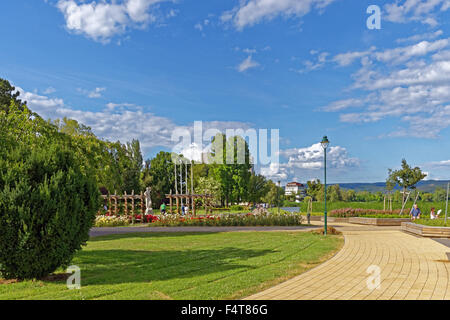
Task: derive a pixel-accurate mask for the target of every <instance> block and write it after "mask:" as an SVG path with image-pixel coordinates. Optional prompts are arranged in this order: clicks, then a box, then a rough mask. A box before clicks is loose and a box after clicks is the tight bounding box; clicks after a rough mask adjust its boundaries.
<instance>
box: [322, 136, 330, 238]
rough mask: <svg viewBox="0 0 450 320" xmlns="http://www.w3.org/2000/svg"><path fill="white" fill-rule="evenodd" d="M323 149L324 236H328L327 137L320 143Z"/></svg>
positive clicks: (328, 143)
mask: <svg viewBox="0 0 450 320" xmlns="http://www.w3.org/2000/svg"><path fill="white" fill-rule="evenodd" d="M320 144H321V145H322V148H323V154H324V157H323V164H324V176H325V190H324V191H325V210H324V222H325V225H324V235H327V228H328V226H327V148H328V146H329V145H330V141H328V138H327V136H324V137H323V139H322V142H320Z"/></svg>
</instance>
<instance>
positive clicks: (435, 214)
mask: <svg viewBox="0 0 450 320" xmlns="http://www.w3.org/2000/svg"><path fill="white" fill-rule="evenodd" d="M440 213H441V210H439V211H438V212H437V213H436V212H435V209H434V208H431V212H430V219H431V220H435V219H439V214H440Z"/></svg>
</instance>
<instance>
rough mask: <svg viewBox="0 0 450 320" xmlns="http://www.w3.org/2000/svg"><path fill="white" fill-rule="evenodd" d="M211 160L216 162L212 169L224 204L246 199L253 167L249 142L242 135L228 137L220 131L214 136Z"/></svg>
mask: <svg viewBox="0 0 450 320" xmlns="http://www.w3.org/2000/svg"><path fill="white" fill-rule="evenodd" d="M210 160H211V161H214V162H215V163H213V164H211V170H212V175H213V176H214V178H215V179H216V180H217V181H219V183H220V186H221V197H222V201H221V202H222V204H224V205H227V206H228V204H230V203H236V202H241V201H243V200H245V199H246V198H247V196H248V181H249V179H250V176H251V168H252V165H251V164H250V151H249V148H248V143H247V142H246V141H245V140H244V139H243V138H242V137H240V136H232V137H229V138H228V139H227V137H226V136H225V135H224V134H221V133H219V134H217V135H216V136H215V137H214V138H213V141H212V144H211V154H210Z"/></svg>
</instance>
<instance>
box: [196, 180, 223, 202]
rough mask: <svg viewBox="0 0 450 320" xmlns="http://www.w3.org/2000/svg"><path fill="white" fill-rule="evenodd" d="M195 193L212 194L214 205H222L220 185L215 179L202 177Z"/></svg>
mask: <svg viewBox="0 0 450 320" xmlns="http://www.w3.org/2000/svg"><path fill="white" fill-rule="evenodd" d="M195 192H196V193H198V194H211V195H212V196H213V199H212V204H213V205H218V204H219V203H220V195H221V192H220V183H219V182H218V181H217V180H215V179H214V178H213V177H200V178H199V179H198V187H197V188H196V189H195Z"/></svg>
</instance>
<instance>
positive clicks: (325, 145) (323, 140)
mask: <svg viewBox="0 0 450 320" xmlns="http://www.w3.org/2000/svg"><path fill="white" fill-rule="evenodd" d="M320 144H321V145H322V148H323V149H326V148H328V146H329V145H330V141H328V138H327V136H324V137H323V139H322V141H321V142H320Z"/></svg>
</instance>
